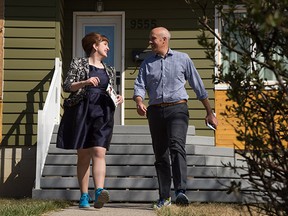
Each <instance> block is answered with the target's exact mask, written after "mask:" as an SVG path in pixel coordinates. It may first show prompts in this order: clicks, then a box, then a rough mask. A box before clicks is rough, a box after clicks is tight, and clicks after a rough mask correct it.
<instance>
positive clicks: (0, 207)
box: [0, 199, 261, 216]
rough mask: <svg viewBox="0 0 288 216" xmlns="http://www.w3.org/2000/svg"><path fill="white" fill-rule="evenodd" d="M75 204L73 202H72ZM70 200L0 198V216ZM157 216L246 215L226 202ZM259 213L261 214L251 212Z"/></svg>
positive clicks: (31, 214)
mask: <svg viewBox="0 0 288 216" xmlns="http://www.w3.org/2000/svg"><path fill="white" fill-rule="evenodd" d="M74 204H75V203H74ZM74 204H73V202H71V201H63V200H61V201H60V200H58V201H57V200H35V199H0V215H1V216H41V215H43V214H45V213H47V212H51V211H55V210H59V209H63V208H66V207H69V206H72V205H74ZM156 215H157V216H248V215H250V214H249V212H248V210H247V209H246V207H245V206H242V205H239V204H227V203H191V204H190V205H189V206H187V207H179V206H176V205H172V206H170V207H164V208H162V209H160V210H157V211H156ZM253 215H255V216H256V215H257V216H258V215H259V216H260V215H261V214H256V212H255V214H253Z"/></svg>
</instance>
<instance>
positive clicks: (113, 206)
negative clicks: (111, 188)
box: [43, 203, 156, 216]
mask: <svg viewBox="0 0 288 216" xmlns="http://www.w3.org/2000/svg"><path fill="white" fill-rule="evenodd" d="M80 215H81V216H84V215H85V216H92V215H93V216H156V212H155V211H154V210H153V209H152V208H151V204H142V203H135V204H131V203H108V204H106V205H105V206H104V207H103V208H101V209H95V208H93V207H91V208H88V209H79V208H78V206H76V205H75V206H72V207H69V208H67V209H63V210H60V211H57V212H52V213H49V214H45V215H43V216H80Z"/></svg>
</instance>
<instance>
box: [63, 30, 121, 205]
mask: <svg viewBox="0 0 288 216" xmlns="http://www.w3.org/2000/svg"><path fill="white" fill-rule="evenodd" d="M108 42H109V40H108V39H107V38H106V37H105V36H103V35H100V34H98V33H89V34H87V35H86V36H85V37H84V38H83V39H82V47H83V49H84V51H85V54H86V56H87V57H85V58H74V59H73V60H72V62H71V64H70V69H69V71H68V74H67V78H66V79H65V81H64V84H63V89H64V91H65V92H71V94H70V95H69V97H68V98H67V99H65V100H64V114H63V117H62V120H61V123H60V126H59V131H58V137H57V147H58V148H63V149H77V177H78V182H79V186H80V192H81V197H80V201H79V207H80V208H88V207H90V204H89V202H90V200H91V198H90V196H89V195H88V185H89V175H90V161H91V160H92V176H93V182H94V186H95V202H94V207H95V208H102V207H103V205H104V204H105V203H107V202H108V201H109V193H108V191H107V190H105V189H104V180H105V174H106V162H105V155H106V151H107V150H109V145H110V141H111V138H112V132H113V126H114V111H115V104H114V102H113V101H112V99H111V97H110V96H109V95H108V94H107V92H106V89H107V87H108V85H109V87H110V86H111V85H112V86H113V83H114V76H115V68H113V67H110V66H108V65H106V64H104V63H103V62H102V60H103V59H104V58H106V57H107V53H108V51H109V47H108ZM116 103H117V104H121V103H123V98H122V96H121V95H117V96H116Z"/></svg>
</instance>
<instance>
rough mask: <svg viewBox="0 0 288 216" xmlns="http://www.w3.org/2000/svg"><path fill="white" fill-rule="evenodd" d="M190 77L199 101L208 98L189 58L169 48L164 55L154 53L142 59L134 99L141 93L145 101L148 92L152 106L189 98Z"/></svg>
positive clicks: (135, 84)
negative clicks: (186, 85)
mask: <svg viewBox="0 0 288 216" xmlns="http://www.w3.org/2000/svg"><path fill="white" fill-rule="evenodd" d="M187 80H188V82H189V84H190V86H191V88H192V89H193V90H194V92H195V93H196V95H197V98H198V99H199V100H203V99H206V98H207V97H208V94H207V91H206V90H205V87H204V84H203V82H202V80H201V77H200V76H199V73H198V72H197V70H196V68H195V66H194V64H193V62H192V60H191V59H190V57H189V56H188V55H187V54H186V53H182V52H177V51H174V50H171V49H169V51H168V53H167V55H166V56H165V57H164V58H163V57H161V56H158V55H152V56H150V57H148V58H146V59H145V60H144V61H143V62H142V64H141V66H140V69H139V74H138V76H137V78H136V79H135V83H134V96H133V98H135V97H137V96H140V97H142V99H143V100H144V99H145V95H146V91H147V93H148V96H149V102H148V103H149V105H153V104H160V103H172V102H176V101H179V100H183V99H186V100H188V97H189V96H188V94H187V91H186V89H185V84H186V81H187Z"/></svg>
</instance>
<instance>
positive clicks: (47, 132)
mask: <svg viewBox="0 0 288 216" xmlns="http://www.w3.org/2000/svg"><path fill="white" fill-rule="evenodd" d="M61 75H62V62H61V61H60V59H59V58H56V59H55V70H54V75H53V78H52V81H51V85H50V87H49V91H48V94H47V97H46V100H45V104H44V107H43V110H38V122H37V124H38V128H37V153H36V180H35V189H40V179H41V175H42V171H43V168H44V163H45V160H46V156H47V153H48V149H49V144H50V141H51V137H52V134H53V129H54V127H55V124H59V122H60V97H61Z"/></svg>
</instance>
